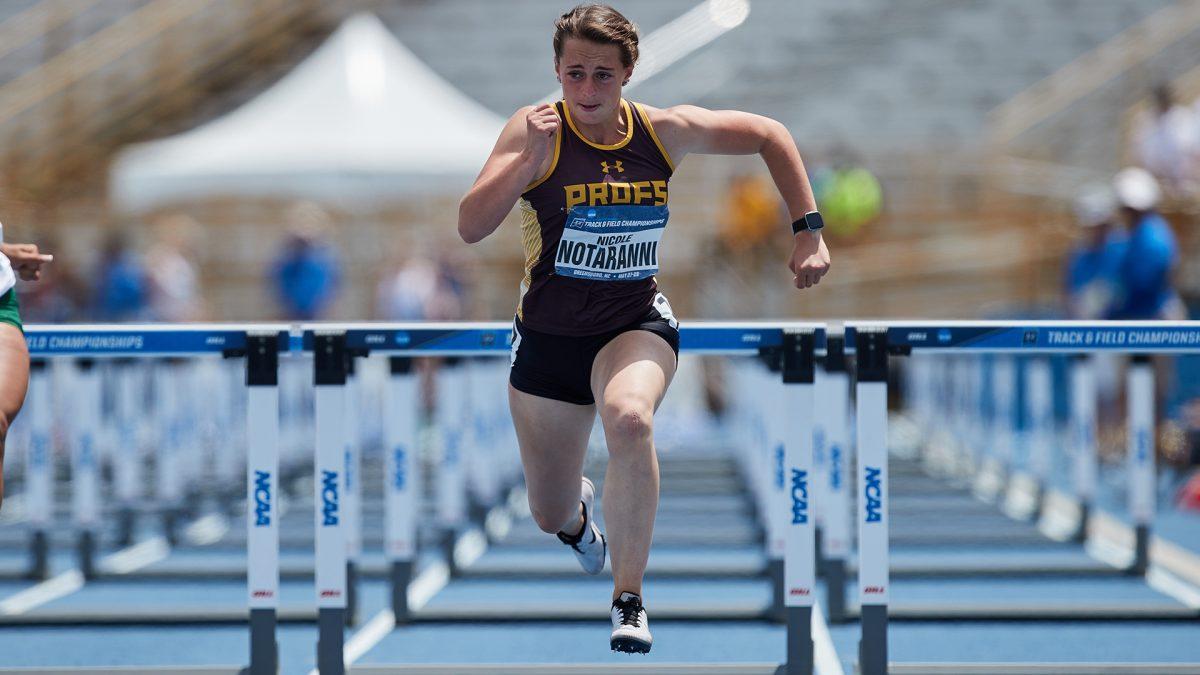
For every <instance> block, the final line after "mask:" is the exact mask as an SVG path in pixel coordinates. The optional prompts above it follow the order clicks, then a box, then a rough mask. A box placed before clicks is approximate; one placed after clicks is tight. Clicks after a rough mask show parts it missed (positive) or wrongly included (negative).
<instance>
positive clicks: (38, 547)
mask: <svg viewBox="0 0 1200 675" xmlns="http://www.w3.org/2000/svg"><path fill="white" fill-rule="evenodd" d="M50 401H51V397H50V374H49V372H47V368H46V361H45V360H43V359H32V360H30V362H29V403H28V407H29V412H28V413H27V414H28V415H29V425H30V426H29V459H28V461H27V462H26V463H25V466H26V469H25V470H26V471H27V472H28V477H27V479H26V481H25V482H26V486H27V487H26V494H27V495H28V499H29V520H30V524H31V525H32V526H33V528H32V529H33V532H32V534H31V536H30V541H29V549H30V550H29V554H30V560H29V573H28V576H29V578H31V579H39V580H43V579H49V578H50V541H49V536H48V535H47V533H46V530H47V529H48V528H49V526H50V523H51V522H52V520H53V518H54V460H53V457H52V454H51V452H50V425H51V422H50Z"/></svg>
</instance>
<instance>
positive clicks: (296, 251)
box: [271, 202, 340, 321]
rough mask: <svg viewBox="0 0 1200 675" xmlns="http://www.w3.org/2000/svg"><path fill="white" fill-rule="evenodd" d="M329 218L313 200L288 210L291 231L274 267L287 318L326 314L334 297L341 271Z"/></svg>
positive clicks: (277, 295) (279, 298)
mask: <svg viewBox="0 0 1200 675" xmlns="http://www.w3.org/2000/svg"><path fill="white" fill-rule="evenodd" d="M329 222H330V221H329V216H328V215H327V214H326V213H325V212H324V211H323V210H322V209H321V208H320V207H319V206H317V205H316V204H313V203H312V202H301V203H299V204H296V205H294V206H292V208H291V209H289V210H288V232H287V235H286V237H285V239H284V242H283V247H282V249H281V250H280V252H279V255H278V257H277V258H276V259H275V263H274V265H273V266H272V268H271V283H272V285H273V288H274V291H275V299H276V300H277V301H278V302H279V306H280V308H281V310H282V312H283V317H284V318H285V319H291V320H297V321H311V320H313V319H319V318H322V317H324V316H325V312H326V310H327V309H328V307H329V303H330V301H331V300H333V297H334V294H335V292H336V291H337V286H338V282H339V279H340V272H339V267H338V261H337V258H336V257H335V256H334V253H333V250H332V248H331V247H330V245H329V244H328V243H327V242H326V240H325V233H326V232H327V231H328V229H329Z"/></svg>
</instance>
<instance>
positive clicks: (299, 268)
mask: <svg viewBox="0 0 1200 675" xmlns="http://www.w3.org/2000/svg"><path fill="white" fill-rule="evenodd" d="M282 217H283V218H284V223H285V227H284V229H283V231H282V233H281V234H280V235H278V241H277V242H276V244H275V245H274V248H273V253H272V255H271V259H270V261H269V262H268V264H267V265H265V266H261V267H262V269H263V270H264V271H263V272H261V275H260V276H259V281H258V283H260V284H261V288H262V290H263V291H264V293H263V295H265V296H267V297H268V298H269V299H270V303H271V304H270V306H269V307H264V308H263V310H262V312H261V313H260V314H257V315H256V316H254V317H247V318H252V319H253V320H256V321H265V320H272V319H274V320H283V321H320V320H326V319H332V318H347V317H345V316H340V315H339V316H336V317H335V314H334V310H335V305H336V303H337V300H338V297H339V293H340V292H341V291H342V290H343V286H344V284H343V276H344V274H345V271H344V269H343V262H342V256H341V255H340V254H339V250H338V247H337V245H336V244H335V243H334V241H333V239H332V237H331V230H332V227H333V226H332V221H331V220H330V218H329V216H328V214H327V213H326V212H325V211H324V210H323V209H321V207H319V206H318V205H316V204H314V203H312V202H300V203H297V204H294V205H292V206H291V207H289V208H287V209H285V210H284V211H283V213H282ZM38 243H39V245H40V246H41V247H42V248H43V249H45V250H48V251H54V252H55V253H56V254H58V260H59V262H58V264H55V265H54V266H53V267H51V268H48V269H47V273H46V274H45V275H44V276H43V279H42V281H40V282H39V283H36V284H33V283H30V284H22V285H21V286H20V288H19V291H18V292H19V293H20V297H21V308H22V315H23V317H24V318H25V320H26V321H27V322H29V323H63V322H75V323H79V322H104V323H110V322H115V323H139V322H187V321H211V320H216V319H224V318H227V317H226V316H225V315H224V314H223V313H222V312H221V308H220V307H214V306H213V301H212V299H211V298H209V297H207V296H206V295H205V293H204V286H205V284H204V283H203V279H202V270H207V272H208V273H209V274H213V273H219V272H220V269H221V266H217V265H213V264H212V262H211V261H208V262H207V264H206V261H205V259H204V254H205V251H204V250H203V246H202V245H203V243H204V232H203V228H202V225H201V224H200V223H198V222H197V221H195V220H194V219H193V218H191V217H190V216H186V215H182V214H177V213H172V214H166V215H162V216H159V217H157V218H156V219H154V220H153V221H152V222H151V223H150V224H149V226H148V227H146V228H145V229H143V230H140V231H138V232H137V233H136V236H135V234H134V233H133V232H132V231H127V230H113V231H111V232H109V233H107V234H106V235H105V237H104V239H103V241H102V242H101V243H100V245H99V246H98V247H97V250H96V253H95V255H94V256H93V257H92V258H91V259H90V260H70V259H69V258H68V257H66V256H64V255H63V252H62V248H61V247H60V246H59V245H58V244H59V242H57V241H55V240H53V239H43V240H41V241H39V242H38ZM399 249H400V253H399V254H398V255H396V256H394V257H393V259H391V260H390V261H389V262H388V263H387V264H385V265H383V266H382V268H381V269H380V270H378V272H377V279H378V284H377V288H376V293H375V297H374V303H373V306H372V307H371V309H369V310H368V314H369V315H368V316H366V317H362V316H355V317H352V318H355V319H361V318H373V319H378V320H384V321H421V320H429V321H449V320H456V319H463V318H465V317H466V316H467V314H468V304H469V303H468V294H469V291H470V288H471V280H470V279H469V278H468V276H467V275H468V274H469V272H470V270H471V268H472V266H471V265H470V264H468V263H466V262H465V261H463V260H462V259H461V258H462V256H464V255H467V253H466V252H464V251H462V250H461V247H457V248H456V247H451V246H445V245H433V244H426V243H419V244H415V245H404V246H400V247H399ZM214 270H216V272H214ZM256 274H258V273H255V272H253V271H252V276H254V275H256Z"/></svg>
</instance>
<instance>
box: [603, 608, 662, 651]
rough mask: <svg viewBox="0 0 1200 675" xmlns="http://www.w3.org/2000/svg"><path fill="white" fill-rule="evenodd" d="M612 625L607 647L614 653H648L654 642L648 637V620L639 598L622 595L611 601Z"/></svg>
mask: <svg viewBox="0 0 1200 675" xmlns="http://www.w3.org/2000/svg"><path fill="white" fill-rule="evenodd" d="M612 625H613V632H612V637H611V638H609V641H608V645H609V647H611V648H612V650H613V651H614V652H625V653H626V654H649V653H650V645H651V644H652V643H653V642H654V641H653V639H652V638H651V637H650V619H649V618H648V617H647V616H646V608H645V607H642V598H641V597H640V596H638V595H635V594H633V593H622V594H621V597H619V598H617V599H616V600H613V604H612Z"/></svg>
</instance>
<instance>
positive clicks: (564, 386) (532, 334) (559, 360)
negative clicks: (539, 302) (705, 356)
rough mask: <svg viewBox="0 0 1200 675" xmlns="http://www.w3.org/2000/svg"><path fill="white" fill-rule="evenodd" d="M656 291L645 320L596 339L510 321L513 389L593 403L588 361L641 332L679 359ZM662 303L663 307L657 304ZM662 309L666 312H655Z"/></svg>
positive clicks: (670, 320) (671, 324)
mask: <svg viewBox="0 0 1200 675" xmlns="http://www.w3.org/2000/svg"><path fill="white" fill-rule="evenodd" d="M666 302H667V299H666V298H665V297H663V295H662V294H661V293H660V294H659V295H658V296H657V297H656V298H655V306H654V307H651V308H650V311H649V312H647V313H646V316H644V317H642V318H641V319H638V320H637V321H634V322H632V323H630V324H629V325H627V326H623V327H621V328H618V329H616V330H611V331H609V332H607V333H601V334H600V335H583V336H570V335H552V334H550V333H542V332H539V331H535V330H532V329H530V328H528V327H526V326H525V325H523V324H522V323H521V320H520V319H514V321H513V342H512V369H511V370H510V371H509V375H508V382H509V384H511V385H512V386H513V388H514V389H516V390H517V391H522V392H525V393H526V394H532V395H534V396H541V397H542V398H552V399H554V400H556V401H565V402H567V403H574V404H576V405H591V404H593V403H595V402H596V399H595V398H594V397H593V396H592V362H593V361H595V360H596V354H598V353H599V352H600V350H601V349H603V348H604V345H606V344H608V343H609V342H611V341H612V339H613V338H615V337H617V336H618V335H620V334H621V333H627V332H629V331H631V330H645V331H650V332H651V333H654V334H655V335H657V336H659V337H661V338H662V339H664V340H666V341H667V344H668V345H670V346H671V350H672V351H674V352H675V357H676V358H679V328H678V325H679V324H678V323H677V322H676V321H675V317H674V316H673V315H672V314H671V306H670V305H669V304H666ZM660 303H661V304H660ZM658 307H663V308H664V311H665V314H664V313H663V312H660V311H659V310H658V309H657V308H658Z"/></svg>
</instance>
